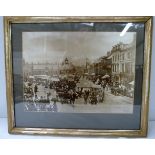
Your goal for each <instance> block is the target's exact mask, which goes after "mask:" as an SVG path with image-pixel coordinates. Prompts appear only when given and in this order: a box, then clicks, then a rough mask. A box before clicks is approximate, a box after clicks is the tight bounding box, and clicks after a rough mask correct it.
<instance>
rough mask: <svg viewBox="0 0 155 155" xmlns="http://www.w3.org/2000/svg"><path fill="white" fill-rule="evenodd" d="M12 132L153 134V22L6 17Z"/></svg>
mask: <svg viewBox="0 0 155 155" xmlns="http://www.w3.org/2000/svg"><path fill="white" fill-rule="evenodd" d="M4 23H5V48H6V51H5V54H6V85H7V103H8V126H9V127H8V128H9V129H8V130H9V133H13V134H44V135H50V134H56V135H74V136H126V137H130V136H136V137H138V136H146V135H147V124H148V102H149V84H150V63H151V44H152V43H151V34H152V17H5V18H4Z"/></svg>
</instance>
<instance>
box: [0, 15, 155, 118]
mask: <svg viewBox="0 0 155 155" xmlns="http://www.w3.org/2000/svg"><path fill="white" fill-rule="evenodd" d="M153 43H154V44H153ZM154 51H155V17H153V39H152V64H151V81H150V82H151V83H150V105H149V120H155V95H154V92H155V80H154V79H155V70H154V68H155V52H154ZM5 83H6V81H5V57H4V29H3V17H0V117H1V118H5V117H7V103H6V85H5Z"/></svg>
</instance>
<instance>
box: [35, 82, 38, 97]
mask: <svg viewBox="0 0 155 155" xmlns="http://www.w3.org/2000/svg"><path fill="white" fill-rule="evenodd" d="M37 92H38V86H37V84H35V85H34V94H35V95H36V93H37Z"/></svg>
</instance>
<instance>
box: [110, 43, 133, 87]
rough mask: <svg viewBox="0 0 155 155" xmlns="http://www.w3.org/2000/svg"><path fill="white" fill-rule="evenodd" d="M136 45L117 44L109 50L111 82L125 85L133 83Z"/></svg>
mask: <svg viewBox="0 0 155 155" xmlns="http://www.w3.org/2000/svg"><path fill="white" fill-rule="evenodd" d="M135 54H136V44H135V42H132V43H131V44H124V43H119V44H117V45H115V46H113V48H112V50H111V57H112V81H113V82H119V83H122V84H127V83H129V82H131V81H134V76H135Z"/></svg>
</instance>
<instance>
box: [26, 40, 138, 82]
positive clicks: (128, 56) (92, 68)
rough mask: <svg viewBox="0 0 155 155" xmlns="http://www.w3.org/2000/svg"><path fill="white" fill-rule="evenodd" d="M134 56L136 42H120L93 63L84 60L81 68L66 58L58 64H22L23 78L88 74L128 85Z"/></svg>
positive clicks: (133, 70) (132, 71)
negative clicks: (106, 75)
mask: <svg viewBox="0 0 155 155" xmlns="http://www.w3.org/2000/svg"><path fill="white" fill-rule="evenodd" d="M135 54H136V42H135V40H133V42H132V43H130V44H124V43H122V42H120V43H118V44H117V45H115V46H113V47H112V49H111V51H108V52H107V54H106V55H105V56H102V57H100V58H98V59H97V60H96V61H95V62H93V63H90V61H89V60H88V59H86V64H85V65H84V66H83V67H80V66H75V65H73V64H72V62H70V60H69V59H68V58H65V60H64V61H63V62H62V63H61V64H59V63H54V64H51V63H35V64H33V63H32V64H28V63H25V62H24V64H23V66H24V69H23V70H24V76H29V75H32V74H33V75H38V74H40V75H53V74H54V75H60V74H76V73H78V74H84V73H86V74H88V75H101V76H102V75H103V76H104V75H105V74H108V75H109V76H110V77H111V81H113V82H119V83H122V84H124V83H128V82H131V81H134V73H135Z"/></svg>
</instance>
